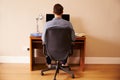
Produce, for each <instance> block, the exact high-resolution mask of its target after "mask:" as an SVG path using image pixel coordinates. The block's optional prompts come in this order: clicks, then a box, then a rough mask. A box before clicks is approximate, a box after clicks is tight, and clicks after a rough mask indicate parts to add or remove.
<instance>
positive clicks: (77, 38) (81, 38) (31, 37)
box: [30, 36, 86, 40]
mask: <svg viewBox="0 0 120 80" xmlns="http://www.w3.org/2000/svg"><path fill="white" fill-rule="evenodd" d="M30 39H37V40H41V37H35V36H30ZM85 39H86V37H85V36H83V37H79V36H76V40H85Z"/></svg>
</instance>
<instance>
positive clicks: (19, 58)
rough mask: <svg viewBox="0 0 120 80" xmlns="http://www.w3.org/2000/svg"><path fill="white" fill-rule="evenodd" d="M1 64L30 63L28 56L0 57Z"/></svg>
mask: <svg viewBox="0 0 120 80" xmlns="http://www.w3.org/2000/svg"><path fill="white" fill-rule="evenodd" d="M0 63H30V58H29V57H27V56H0Z"/></svg>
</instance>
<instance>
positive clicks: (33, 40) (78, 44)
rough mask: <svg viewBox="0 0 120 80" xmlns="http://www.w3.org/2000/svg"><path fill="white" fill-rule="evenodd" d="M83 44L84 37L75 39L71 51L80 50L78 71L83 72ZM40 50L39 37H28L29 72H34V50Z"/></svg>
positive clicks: (84, 41) (40, 41)
mask: <svg viewBox="0 0 120 80" xmlns="http://www.w3.org/2000/svg"><path fill="white" fill-rule="evenodd" d="M85 43H86V37H76V40H75V41H74V42H73V44H74V46H73V49H79V50H80V70H82V71H83V70H84V64H85ZM35 48H38V49H42V48H43V47H42V40H41V37H34V36H30V70H31V71H33V70H34V66H36V64H35V60H34V49H35Z"/></svg>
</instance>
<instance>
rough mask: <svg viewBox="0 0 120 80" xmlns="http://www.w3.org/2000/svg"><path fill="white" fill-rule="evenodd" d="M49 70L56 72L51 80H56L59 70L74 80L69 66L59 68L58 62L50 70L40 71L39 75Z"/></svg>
mask: <svg viewBox="0 0 120 80" xmlns="http://www.w3.org/2000/svg"><path fill="white" fill-rule="evenodd" d="M49 70H56V72H55V75H54V79H53V80H56V76H57V74H58V73H59V70H62V71H64V72H66V73H68V74H70V75H71V76H72V78H75V76H74V73H73V71H71V68H70V67H69V66H61V64H60V63H59V62H57V65H52V67H51V68H47V69H43V70H41V75H44V72H46V71H49Z"/></svg>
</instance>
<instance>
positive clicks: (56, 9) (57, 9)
mask: <svg viewBox="0 0 120 80" xmlns="http://www.w3.org/2000/svg"><path fill="white" fill-rule="evenodd" d="M53 12H54V13H55V14H57V15H61V14H62V13H63V6H62V5H61V4H55V5H54V8H53Z"/></svg>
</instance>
